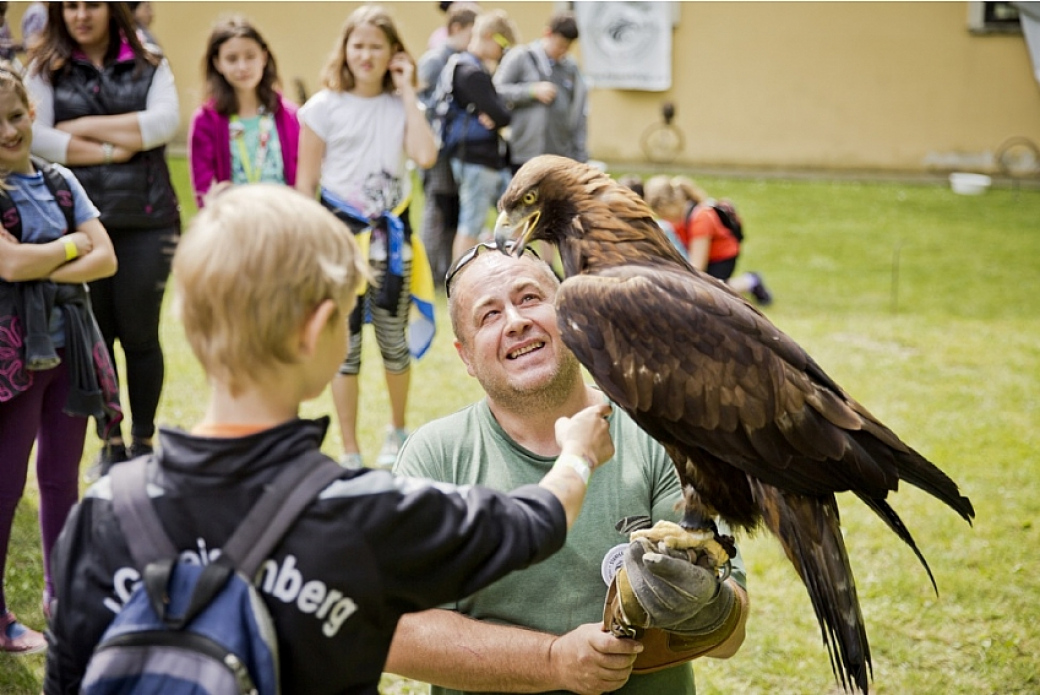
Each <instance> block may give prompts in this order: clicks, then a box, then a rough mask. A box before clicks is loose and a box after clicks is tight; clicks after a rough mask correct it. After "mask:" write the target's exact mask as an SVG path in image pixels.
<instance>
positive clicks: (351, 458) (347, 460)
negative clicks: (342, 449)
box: [339, 451, 365, 469]
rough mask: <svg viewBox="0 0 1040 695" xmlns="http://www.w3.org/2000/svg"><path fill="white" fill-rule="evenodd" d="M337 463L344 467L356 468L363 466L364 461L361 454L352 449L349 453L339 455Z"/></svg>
mask: <svg viewBox="0 0 1040 695" xmlns="http://www.w3.org/2000/svg"><path fill="white" fill-rule="evenodd" d="M339 465H341V466H343V467H344V468H350V469H358V468H364V467H365V462H364V461H363V460H362V459H361V454H359V453H358V452H356V451H352V452H350V453H349V454H343V455H342V456H340V457H339Z"/></svg>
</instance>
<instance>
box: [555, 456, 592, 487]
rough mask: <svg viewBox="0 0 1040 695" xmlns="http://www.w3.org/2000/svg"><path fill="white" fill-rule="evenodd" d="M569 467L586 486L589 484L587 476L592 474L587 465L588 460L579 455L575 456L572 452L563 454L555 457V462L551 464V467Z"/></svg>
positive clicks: (590, 468)
mask: <svg viewBox="0 0 1040 695" xmlns="http://www.w3.org/2000/svg"><path fill="white" fill-rule="evenodd" d="M556 467H561V468H570V469H571V470H572V471H574V472H575V473H577V474H578V475H579V476H580V477H581V481H582V482H583V483H585V485H586V486H588V484H589V476H591V475H592V467H591V466H589V462H588V461H586V460H585V459H584V458H583V457H581V456H575V455H574V454H563V455H562V456H560V458H558V459H556V463H554V464H553V468H556Z"/></svg>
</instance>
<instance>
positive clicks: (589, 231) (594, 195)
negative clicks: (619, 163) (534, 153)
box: [495, 155, 681, 275]
mask: <svg viewBox="0 0 1040 695" xmlns="http://www.w3.org/2000/svg"><path fill="white" fill-rule="evenodd" d="M498 210H499V216H498V221H497V222H496V223H495V241H496V242H497V245H498V248H500V249H505V248H506V242H507V241H509V240H512V241H513V242H514V243H515V245H514V246H513V247H512V253H513V254H514V255H519V254H521V253H523V249H524V248H525V247H526V246H527V245H529V244H531V243H532V242H534V241H547V242H549V243H551V244H553V245H555V246H556V247H557V248H558V249H560V254H561V256H562V257H563V259H564V266H565V270H567V274H568V275H570V274H572V273H573V272H575V271H577V270H578V269H579V268H587V267H588V266H589V262H588V261H589V254H592V253H594V247H598V248H600V249H603V245H610V247H611V249H612V252H611V253H609V254H607V255H608V256H609V257H611V258H612V260H614V261H615V262H616V261H618V260H620V258H618V257H617V256H618V254H619V253H621V249H620V248H619V247H617V244H619V243H623V242H635V243H636V246H639V247H640V248H639V251H640V252H641V253H642V254H649V255H663V256H666V257H668V258H670V259H673V260H674V259H675V258H678V259H680V262H681V256H680V255H679V254H678V252H676V251H675V248H674V247H672V245H671V243H670V242H669V241H668V240H667V237H665V236H664V234H663V233H662V232H661V230H660V228H659V227H658V225H657V223H656V222H655V221H654V217H653V213H652V212H651V210H650V208H649V207H648V206H647V205H646V203H645V202H644V201H643V199H642V198H640V197H639V195H638V194H637V193H636V192H635V191H633V190H631V189H630V188H628V187H627V186H623V185H621V184H619V183H617V182H616V181H614V179H612V178H610V177H609V176H607V175H606V174H605V173H603V172H602V171H600V170H599V169H597V168H595V167H593V166H589V165H588V164H583V163H581V162H577V161H575V160H573V159H568V158H567V157H557V156H555V155H541V156H539V157H535V158H534V159H532V160H530V161H528V162H527V163H526V164H524V166H522V167H521V168H520V170H519V171H518V172H517V173H516V175H515V176H514V177H513V180H512V182H511V183H510V184H509V188H507V189H506V192H505V193H504V194H503V195H502V197H501V198H500V199H499V201H498ZM579 246H580V247H582V250H581V251H579V250H578V247H579ZM630 250H632V251H634V250H636V249H634V248H630ZM655 252H656V253H655ZM577 255H581V256H582V257H583V258H582V259H581V260H579V259H578V258H577ZM597 255H599V254H597ZM568 261H573V265H572V267H570V268H568V267H567V266H568V265H569V263H568Z"/></svg>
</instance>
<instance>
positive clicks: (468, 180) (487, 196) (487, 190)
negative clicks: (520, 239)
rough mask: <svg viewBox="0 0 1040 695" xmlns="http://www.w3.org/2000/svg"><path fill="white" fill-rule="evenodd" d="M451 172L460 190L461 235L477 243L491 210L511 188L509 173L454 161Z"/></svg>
mask: <svg viewBox="0 0 1040 695" xmlns="http://www.w3.org/2000/svg"><path fill="white" fill-rule="evenodd" d="M451 172H452V174H454V176H455V184H456V185H457V186H458V188H459V227H458V234H461V235H463V236H468V237H471V238H472V239H473V241H474V243H476V241H477V239H479V238H480V232H481V231H482V230H483V229H484V226H485V224H486V223H487V217H488V210H491V209H493V208H494V207H495V205H496V203H497V202H498V198H499V196H501V195H502V194H503V193H505V190H506V186H508V185H509V178H510V177H509V170H508V169H490V168H488V167H486V166H483V165H481V164H470V163H469V162H464V161H462V160H461V159H455V158H452V160H451Z"/></svg>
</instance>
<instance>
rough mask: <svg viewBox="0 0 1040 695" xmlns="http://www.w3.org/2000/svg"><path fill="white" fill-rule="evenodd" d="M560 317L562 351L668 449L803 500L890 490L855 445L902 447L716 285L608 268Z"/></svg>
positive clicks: (582, 286)
mask: <svg viewBox="0 0 1040 695" xmlns="http://www.w3.org/2000/svg"><path fill="white" fill-rule="evenodd" d="M557 310H558V321H559V324H560V329H561V333H562V336H563V340H564V342H565V343H566V344H567V346H568V347H570V348H571V350H572V351H574V353H575V354H576V355H577V356H578V359H579V360H580V361H581V362H582V364H583V365H585V367H586V368H587V369H588V370H589V372H590V374H591V375H592V377H593V378H594V379H595V381H596V383H597V384H598V385H599V386H600V387H601V388H602V389H603V390H604V391H605V392H606V393H607V394H608V395H609V396H610V397H611V398H612V399H613V400H614V401H615V402H617V403H618V404H619V405H620V406H622V407H623V408H624V409H625V410H627V411H628V412H629V413H630V414H632V415H633V417H635V419H636V420H637V421H638V422H639V423H640V424H641V425H642V426H643V427H644V428H645V429H646V430H647V431H648V432H649V433H650V434H651V435H653V436H654V437H655V438H656V439H658V440H659V441H661V442H662V443H664V444H666V445H669V447H670V448H671V447H679V448H681V449H682V450H683V451H684V452H685V453H686V454H687V455H690V454H692V453H695V452H698V453H702V454H705V455H707V457H708V458H710V459H716V460H718V461H719V462H722V463H725V464H727V465H729V466H732V467H734V468H737V469H739V470H741V471H743V472H745V473H747V474H749V475H753V476H755V478H757V479H759V480H761V481H763V482H765V483H768V484H770V485H775V486H777V487H780V488H782V489H785V490H789V491H793V492H798V493H801V494H809V495H817V494H828V493H831V492H835V491H840V490H849V489H853V490H856V491H858V492H862V493H865V494H867V495H869V496H872V497H884V496H885V494H886V493H887V492H888V491H889V490H893V489H895V486H896V483H897V480H898V477H899V476H898V475H897V474H896V472H895V471H892V470H887V469H886V467H884V465H883V463H879V462H878V461H875V460H873V459H872V458H871V457H870V456H869V454H868V453H867V452H866V451H864V450H863V449H862V447H857V446H856V445H855V444H854V443H853V442H852V437H853V436H855V434H857V433H859V432H860V431H862V430H864V429H866V430H876V436H877V435H880V436H881V437H883V441H884V442H885V444H887V445H888V446H895V447H898V448H901V449H903V450H907V447H906V446H905V445H903V444H902V443H901V442H900V441H899V440H898V438H896V437H895V435H893V434H892V433H891V432H889V431H888V430H887V429H885V428H884V427H883V426H881V425H880V423H876V422H875V421H873V420H872V419H871V418H870V416H869V413H866V412H865V411H864V410H862V408H860V407H859V406H858V405H857V404H856V403H855V402H854V401H851V399H849V398H848V397H847V396H846V395H845V394H844V393H843V392H842V391H841V389H840V388H839V387H838V386H837V385H836V384H834V383H833V381H831V380H830V379H829V378H828V377H827V375H826V374H825V373H824V372H823V371H822V370H821V369H820V368H819V367H818V366H817V365H816V364H815V363H814V362H813V361H812V359H811V358H810V357H809V356H808V355H807V354H806V353H805V351H804V350H802V348H801V347H799V346H798V345H797V343H795V342H794V341H793V340H791V339H790V338H789V337H787V336H786V335H785V334H784V333H782V332H781V331H779V330H778V329H777V328H776V327H775V326H773V324H771V323H770V322H769V321H768V320H766V319H765V318H764V317H763V316H762V315H761V314H759V313H758V312H757V311H756V310H755V309H754V308H752V307H751V306H750V305H748V304H747V303H746V302H744V301H743V300H742V299H740V298H739V297H737V296H736V295H734V294H733V293H732V292H730V291H729V289H728V288H726V287H725V286H724V285H722V284H721V283H719V282H717V281H716V280H714V279H712V278H710V277H708V276H706V275H702V274H692V273H688V272H684V271H683V270H681V269H670V268H655V267H643V266H631V265H630V266H623V267H615V268H611V269H609V270H605V271H601V272H599V273H596V274H585V275H579V276H574V277H572V278H569V279H568V280H566V281H565V282H564V283H563V285H562V287H561V289H560V292H559V295H558V296H557ZM839 462H841V463H839ZM719 512H720V513H723V514H725V511H724V510H721V509H720V510H719Z"/></svg>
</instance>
